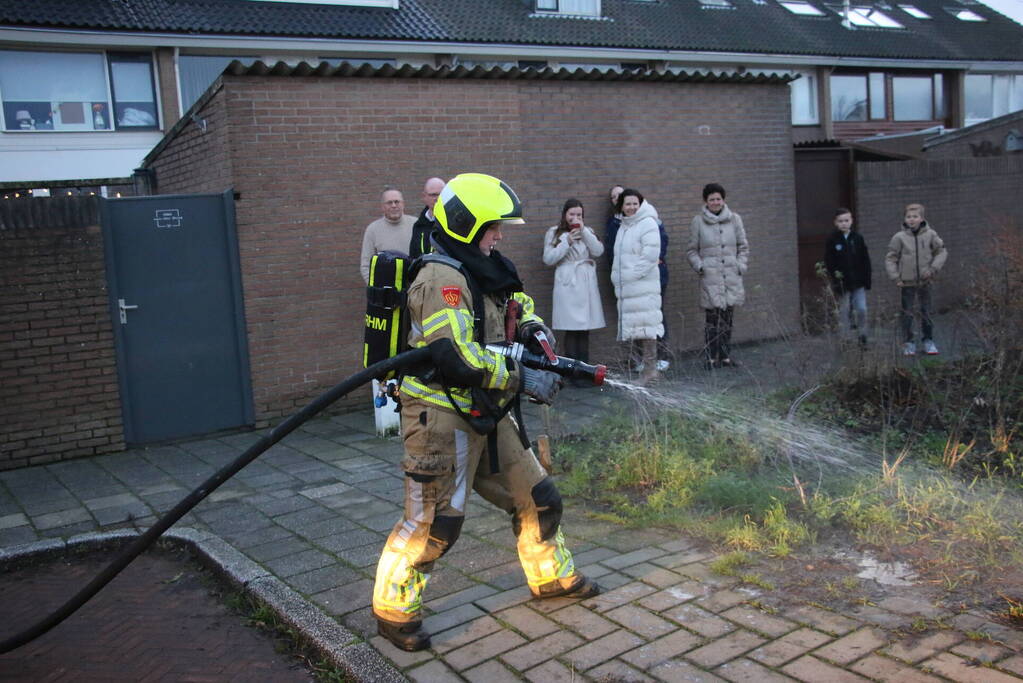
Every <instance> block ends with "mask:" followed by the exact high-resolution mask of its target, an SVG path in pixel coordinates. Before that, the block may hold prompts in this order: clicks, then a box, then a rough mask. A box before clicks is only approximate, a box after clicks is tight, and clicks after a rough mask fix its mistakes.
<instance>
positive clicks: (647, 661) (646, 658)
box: [622, 629, 704, 669]
mask: <svg viewBox="0 0 1023 683" xmlns="http://www.w3.org/2000/svg"><path fill="white" fill-rule="evenodd" d="M703 643H704V639H703V638H701V637H700V636H697V635H693V634H692V633H690V632H689V631H686V630H684V629H679V630H677V631H675V632H674V633H671V634H668V635H666V636H664V637H663V638H660V639H658V640H655V641H653V642H652V643H647V644H646V645H643V646H642V647H637V648H636V649H635V650H632V651H631V652H626V653H625V654H623V655H622V659H623V660H625V661H626V662H628V663H629V664H632V665H633V666H635V667H638V668H640V669H650V668H652V667H655V666H657V665H658V664H660V663H661V662H664V661H665V660H668V659H671V658H673V657H677V656H678V655H681V654H683V653H685V652H689V651H690V650H692V649H693V648H696V647H699V646H700V645H702V644H703Z"/></svg>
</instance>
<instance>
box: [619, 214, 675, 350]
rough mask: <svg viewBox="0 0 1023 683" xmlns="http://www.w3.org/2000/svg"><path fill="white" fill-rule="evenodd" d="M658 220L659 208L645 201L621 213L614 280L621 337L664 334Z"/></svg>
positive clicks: (646, 336)
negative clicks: (632, 212) (625, 214)
mask: <svg viewBox="0 0 1023 683" xmlns="http://www.w3.org/2000/svg"><path fill="white" fill-rule="evenodd" d="M657 223H658V218H657V210H656V209H654V207H653V206H651V205H650V203H649V202H643V203H642V204H640V205H639V209H638V210H637V211H636V213H634V214H633V215H631V216H623V217H622V225H621V227H620V228H619V229H618V236H617V237H616V238H615V250H614V265H613V266H612V267H611V284H613V285H614V288H615V296H616V297H618V341H629V340H632V339H656V338H657V337H662V336H664V321H663V319H662V317H661V278H660V274H659V273H658V271H657V260H658V258H659V257H660V253H661V236H660V233H659V232H658V230H657Z"/></svg>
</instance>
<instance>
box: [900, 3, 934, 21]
mask: <svg viewBox="0 0 1023 683" xmlns="http://www.w3.org/2000/svg"><path fill="white" fill-rule="evenodd" d="M899 9H901V10H902V11H903V12H905V13H906V14H908V15H909V16H911V17H913V18H915V19H932V18H933V17H931V15H930V14H928V13H927V12H924V11H923V10H922V9H920V8H919V7H917V6H916V5H899Z"/></svg>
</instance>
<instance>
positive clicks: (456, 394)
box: [401, 377, 472, 412]
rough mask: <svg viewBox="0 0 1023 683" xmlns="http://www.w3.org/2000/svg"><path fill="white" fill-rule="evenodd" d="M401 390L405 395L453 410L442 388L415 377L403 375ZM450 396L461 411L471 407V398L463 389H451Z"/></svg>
mask: <svg viewBox="0 0 1023 683" xmlns="http://www.w3.org/2000/svg"><path fill="white" fill-rule="evenodd" d="M401 391H402V393H404V394H405V395H407V396H411V397H412V398H417V399H419V400H420V401H425V402H426V403H431V404H433V405H435V406H440V407H441V408H447V409H449V410H453V406H452V405H451V401H449V400H448V397H447V394H445V393H444V390H443V389H434V388H433V387H431V386H429V385H427V384H423V383H422V382H420V381H419V380H418V379H417V378H415V377H405V379H404V381H402V383H401ZM451 398H453V399H455V403H457V404H458V407H459V408H460V409H461V410H462V411H463V412H467V411H468V410H469V409H470V408H472V400H471V399H470V398H469V396H468V394H467V392H466V391H465V390H464V389H452V390H451Z"/></svg>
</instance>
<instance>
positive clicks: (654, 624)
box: [604, 605, 678, 640]
mask: <svg viewBox="0 0 1023 683" xmlns="http://www.w3.org/2000/svg"><path fill="white" fill-rule="evenodd" d="M604 616H605V617H606V618H608V619H611V620H612V621H617V622H618V623H619V624H621V625H622V626H624V627H625V628H627V629H629V630H630V631H632V632H633V633H636V634H638V635H640V636H642V637H643V638H645V639H647V640H653V639H654V638H660V637H661V636H663V635H665V634H667V633H671V632H672V631H674V630H677V629H678V626H676V625H675V624H673V623H671V622H669V621H665V620H664V619H661V618H660V617H658V616H656V615H655V614H653V613H652V612H650V611H649V610H645V609H643V608H642V607H638V606H637V605H623V606H621V607H616V608H615V609H613V610H610V611H609V612H605V613H604Z"/></svg>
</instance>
